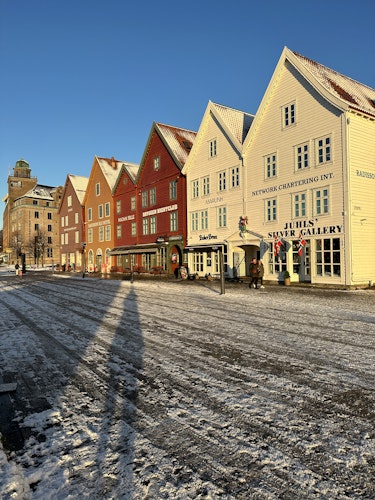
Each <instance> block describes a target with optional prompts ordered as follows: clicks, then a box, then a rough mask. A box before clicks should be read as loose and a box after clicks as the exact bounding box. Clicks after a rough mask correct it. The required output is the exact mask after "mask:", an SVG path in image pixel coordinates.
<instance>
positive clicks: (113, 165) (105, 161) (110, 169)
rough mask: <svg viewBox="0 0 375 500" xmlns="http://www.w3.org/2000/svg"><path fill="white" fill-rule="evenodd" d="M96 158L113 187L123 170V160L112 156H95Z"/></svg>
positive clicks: (110, 185) (109, 184)
mask: <svg viewBox="0 0 375 500" xmlns="http://www.w3.org/2000/svg"><path fill="white" fill-rule="evenodd" d="M95 159H96V161H97V163H98V166H99V168H100V170H101V171H102V173H103V176H104V178H105V180H106V181H107V183H108V186H109V188H110V189H111V191H112V189H113V187H114V185H115V184H116V181H117V177H118V176H119V173H120V171H121V167H122V164H123V163H124V162H123V161H119V160H115V159H114V158H113V157H112V158H101V157H99V156H95Z"/></svg>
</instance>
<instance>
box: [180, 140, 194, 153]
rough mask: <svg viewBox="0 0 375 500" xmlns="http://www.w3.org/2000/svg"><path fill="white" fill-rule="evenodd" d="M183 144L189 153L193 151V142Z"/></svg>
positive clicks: (183, 142)
mask: <svg viewBox="0 0 375 500" xmlns="http://www.w3.org/2000/svg"><path fill="white" fill-rule="evenodd" d="M182 144H183V145H184V146H185V149H186V150H187V151H190V150H191V148H192V144H191V142H187V141H182Z"/></svg>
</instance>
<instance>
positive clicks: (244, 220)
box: [240, 215, 249, 233]
mask: <svg viewBox="0 0 375 500" xmlns="http://www.w3.org/2000/svg"><path fill="white" fill-rule="evenodd" d="M248 223H249V221H248V218H247V215H241V217H240V231H241V233H245V232H246V231H247V225H248Z"/></svg>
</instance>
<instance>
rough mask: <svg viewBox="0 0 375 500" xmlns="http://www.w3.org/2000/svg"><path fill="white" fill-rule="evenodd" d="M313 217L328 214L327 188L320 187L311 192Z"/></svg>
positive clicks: (328, 193)
mask: <svg viewBox="0 0 375 500" xmlns="http://www.w3.org/2000/svg"><path fill="white" fill-rule="evenodd" d="M313 200H314V201H313V203H314V216H322V215H328V214H329V213H330V191H329V187H328V186H325V187H321V188H317V189H314V190H313Z"/></svg>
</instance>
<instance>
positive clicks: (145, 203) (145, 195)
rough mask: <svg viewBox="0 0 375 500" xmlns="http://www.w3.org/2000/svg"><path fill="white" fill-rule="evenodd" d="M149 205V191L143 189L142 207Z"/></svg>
mask: <svg viewBox="0 0 375 500" xmlns="http://www.w3.org/2000/svg"><path fill="white" fill-rule="evenodd" d="M146 207H148V191H142V208H146Z"/></svg>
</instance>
